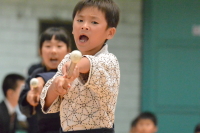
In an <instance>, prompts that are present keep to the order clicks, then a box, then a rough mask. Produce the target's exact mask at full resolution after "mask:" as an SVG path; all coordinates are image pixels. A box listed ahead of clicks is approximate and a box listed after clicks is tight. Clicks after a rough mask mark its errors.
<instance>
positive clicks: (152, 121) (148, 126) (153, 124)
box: [130, 112, 158, 133]
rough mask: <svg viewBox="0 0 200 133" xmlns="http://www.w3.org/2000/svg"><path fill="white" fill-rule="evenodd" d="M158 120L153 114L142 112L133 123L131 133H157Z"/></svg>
mask: <svg viewBox="0 0 200 133" xmlns="http://www.w3.org/2000/svg"><path fill="white" fill-rule="evenodd" d="M157 130H158V128H157V118H156V116H155V115H154V114H153V113H151V112H142V113H141V114H139V115H138V116H137V117H136V118H135V119H134V120H133V121H132V123H131V129H130V133H156V132H157Z"/></svg>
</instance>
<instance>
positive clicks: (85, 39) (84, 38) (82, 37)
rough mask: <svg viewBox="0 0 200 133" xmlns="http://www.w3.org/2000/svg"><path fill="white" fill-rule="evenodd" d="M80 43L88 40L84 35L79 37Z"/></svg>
mask: <svg viewBox="0 0 200 133" xmlns="http://www.w3.org/2000/svg"><path fill="white" fill-rule="evenodd" d="M79 40H80V42H87V41H88V40H89V38H88V37H87V36H86V35H81V36H80V37H79Z"/></svg>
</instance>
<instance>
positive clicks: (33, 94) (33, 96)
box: [26, 77, 44, 106]
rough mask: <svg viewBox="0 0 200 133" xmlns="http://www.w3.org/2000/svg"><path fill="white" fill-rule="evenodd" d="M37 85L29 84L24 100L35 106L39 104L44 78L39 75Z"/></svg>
mask: <svg viewBox="0 0 200 133" xmlns="http://www.w3.org/2000/svg"><path fill="white" fill-rule="evenodd" d="M37 79H38V86H37V87H34V88H33V87H32V86H30V90H29V92H28V94H27V97H26V100H27V101H28V103H29V104H30V105H32V106H37V105H38V104H39V98H40V93H41V91H42V89H43V87H44V80H43V78H41V77H38V78H37Z"/></svg>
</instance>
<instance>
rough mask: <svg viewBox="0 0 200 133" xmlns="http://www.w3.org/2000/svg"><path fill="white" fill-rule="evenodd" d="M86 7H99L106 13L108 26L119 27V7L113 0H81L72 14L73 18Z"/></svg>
mask: <svg viewBox="0 0 200 133" xmlns="http://www.w3.org/2000/svg"><path fill="white" fill-rule="evenodd" d="M86 7H97V8H98V9H99V10H100V11H102V12H103V13H105V19H106V21H107V24H108V26H107V28H110V27H115V28H117V25H118V22H119V7H118V6H117V5H116V3H115V2H114V1H113V0H81V1H80V2H78V3H77V5H76V6H75V8H74V11H73V14H72V18H73V20H74V17H75V15H76V13H77V12H80V11H81V10H82V9H83V8H86Z"/></svg>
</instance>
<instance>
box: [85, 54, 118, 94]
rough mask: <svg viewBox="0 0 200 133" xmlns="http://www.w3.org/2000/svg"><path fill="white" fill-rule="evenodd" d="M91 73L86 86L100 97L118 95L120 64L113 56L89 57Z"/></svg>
mask: <svg viewBox="0 0 200 133" xmlns="http://www.w3.org/2000/svg"><path fill="white" fill-rule="evenodd" d="M85 57H87V58H88V59H89V60H90V72H89V77H88V81H87V82H86V84H85V86H86V87H88V88H90V89H93V90H94V91H95V92H96V93H98V94H100V95H102V96H103V95H109V94H117V93H118V87H119V82H120V81H119V80H120V78H119V77H120V71H119V63H118V60H117V58H116V57H115V56H114V55H113V54H110V53H108V54H103V55H101V56H98V57H95V56H88V55H86V56H85Z"/></svg>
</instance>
